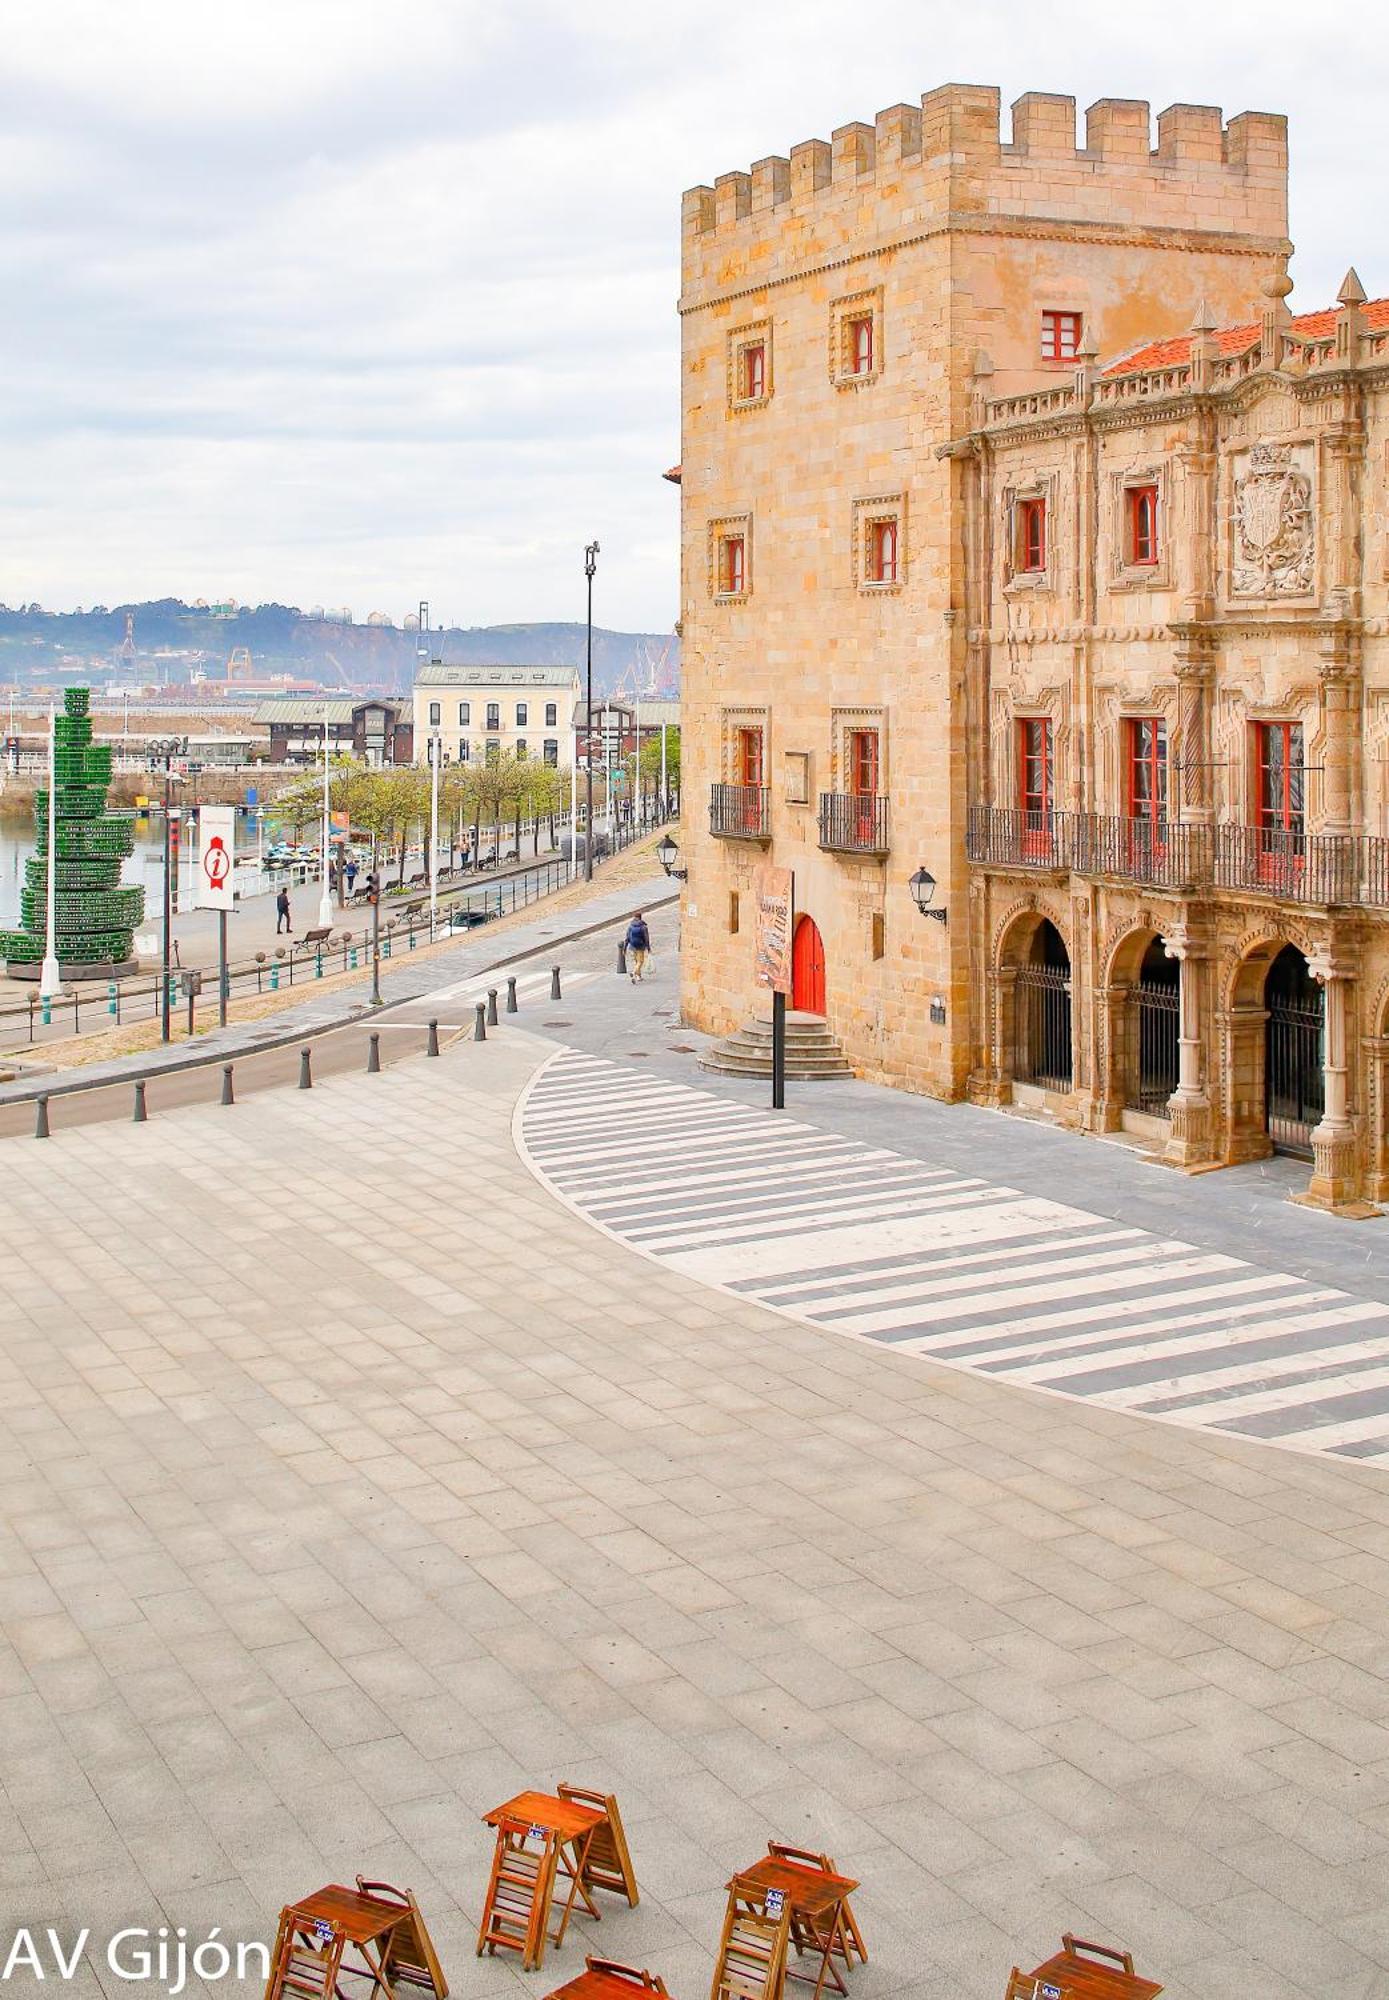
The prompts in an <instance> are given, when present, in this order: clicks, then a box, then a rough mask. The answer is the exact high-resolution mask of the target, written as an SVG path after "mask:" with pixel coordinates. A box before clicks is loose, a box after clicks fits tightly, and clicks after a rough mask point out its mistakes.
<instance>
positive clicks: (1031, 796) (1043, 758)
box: [1018, 715, 1052, 854]
mask: <svg viewBox="0 0 1389 2000" xmlns="http://www.w3.org/2000/svg"><path fill="white" fill-rule="evenodd" d="M1051 783H1052V768H1051V719H1050V717H1049V716H1043V715H1027V716H1024V717H1022V719H1021V720H1020V721H1019V723H1018V805H1019V807H1020V809H1021V813H1022V846H1023V852H1024V854H1046V853H1049V852H1050V849H1051V837H1052V836H1051Z"/></svg>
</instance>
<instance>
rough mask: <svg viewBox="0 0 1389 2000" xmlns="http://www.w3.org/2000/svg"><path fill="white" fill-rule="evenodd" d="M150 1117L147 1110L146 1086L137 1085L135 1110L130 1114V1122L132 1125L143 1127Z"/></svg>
mask: <svg viewBox="0 0 1389 2000" xmlns="http://www.w3.org/2000/svg"><path fill="white" fill-rule="evenodd" d="M148 1117H149V1113H148V1111H146V1109H145V1086H144V1084H143V1083H137V1084H136V1086H135V1109H134V1110H133V1111H132V1112H131V1114H130V1122H131V1124H132V1125H143V1124H144V1123H145V1121H146V1119H147V1118H148Z"/></svg>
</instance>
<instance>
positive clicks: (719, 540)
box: [708, 514, 752, 604]
mask: <svg viewBox="0 0 1389 2000" xmlns="http://www.w3.org/2000/svg"><path fill="white" fill-rule="evenodd" d="M739 535H741V536H742V538H743V587H742V589H741V590H724V589H722V588H721V582H722V575H723V545H724V543H725V542H727V541H732V540H734V539H735V538H736V537H737V536H739ZM708 544H709V545H708V559H709V595H710V596H711V597H712V598H713V599H714V602H715V603H716V604H741V603H742V602H743V601H744V599H745V598H747V597H748V596H749V594H750V593H751V590H752V515H751V514H724V515H721V516H720V517H719V518H718V519H717V520H713V521H710V523H709V537H708Z"/></svg>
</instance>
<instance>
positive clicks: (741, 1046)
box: [699, 1008, 854, 1083]
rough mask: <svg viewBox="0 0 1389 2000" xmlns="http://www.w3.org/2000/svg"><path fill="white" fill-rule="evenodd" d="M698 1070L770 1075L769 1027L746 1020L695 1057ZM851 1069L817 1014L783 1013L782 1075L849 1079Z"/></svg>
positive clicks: (807, 1080)
mask: <svg viewBox="0 0 1389 2000" xmlns="http://www.w3.org/2000/svg"><path fill="white" fill-rule="evenodd" d="M699 1066H700V1068H701V1069H716V1070H721V1071H722V1072H723V1073H724V1075H725V1076H766V1077H770V1075H771V1073H772V1024H771V1021H770V1019H768V1020H765V1021H749V1022H748V1024H747V1026H746V1027H745V1028H739V1030H738V1032H737V1034H736V1035H729V1036H727V1037H726V1038H725V1039H724V1040H723V1041H721V1042H715V1043H714V1045H713V1047H712V1048H709V1049H706V1050H705V1051H704V1053H703V1055H702V1056H701V1057H700V1058H699ZM853 1073H854V1072H853V1070H852V1069H851V1068H850V1067H849V1065H848V1063H847V1062H846V1061H845V1059H844V1051H843V1050H842V1049H841V1048H840V1046H839V1044H838V1042H837V1041H836V1040H835V1039H834V1036H833V1035H832V1034H831V1033H830V1031H829V1029H828V1027H827V1026H826V1025H825V1022H824V1021H823V1020H822V1019H821V1018H820V1016H819V1015H818V1014H798V1013H795V1012H793V1011H792V1010H791V1009H790V1008H788V1009H787V1013H786V1074H787V1076H788V1077H793V1078H795V1079H796V1080H797V1081H799V1082H802V1083H813V1082H815V1081H817V1079H820V1078H823V1077H836V1076H844V1077H851V1076H852V1075H853Z"/></svg>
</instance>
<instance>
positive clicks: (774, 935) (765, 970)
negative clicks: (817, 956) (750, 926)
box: [753, 868, 795, 993]
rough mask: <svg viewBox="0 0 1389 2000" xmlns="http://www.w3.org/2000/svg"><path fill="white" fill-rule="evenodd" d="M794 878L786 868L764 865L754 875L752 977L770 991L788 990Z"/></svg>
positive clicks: (780, 991) (782, 991) (789, 983)
mask: <svg viewBox="0 0 1389 2000" xmlns="http://www.w3.org/2000/svg"><path fill="white" fill-rule="evenodd" d="M794 884H795V877H794V876H793V875H792V873H791V870H790V869H789V868H763V869H762V870H761V871H760V872H759V874H758V877H757V952H756V957H755V959H754V962H753V964H754V969H753V978H754V980H755V982H756V983H757V985H759V986H765V987H767V988H769V989H770V990H771V991H772V992H773V993H789V992H790V991H791V901H792V895H793V892H794Z"/></svg>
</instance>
